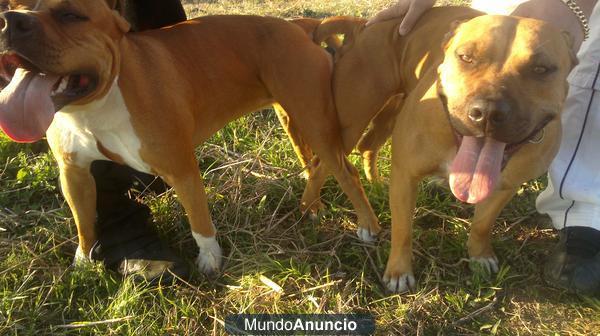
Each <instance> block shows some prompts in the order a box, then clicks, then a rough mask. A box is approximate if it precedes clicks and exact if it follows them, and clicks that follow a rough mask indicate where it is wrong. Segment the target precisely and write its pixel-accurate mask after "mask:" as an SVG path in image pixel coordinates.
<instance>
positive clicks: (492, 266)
mask: <svg viewBox="0 0 600 336" xmlns="http://www.w3.org/2000/svg"><path fill="white" fill-rule="evenodd" d="M498 264H499V262H498V258H496V257H495V256H492V257H471V258H470V264H469V266H470V267H471V270H473V271H476V270H478V269H483V270H484V271H486V272H487V273H489V274H494V273H498V270H499V269H500V267H499V266H498Z"/></svg>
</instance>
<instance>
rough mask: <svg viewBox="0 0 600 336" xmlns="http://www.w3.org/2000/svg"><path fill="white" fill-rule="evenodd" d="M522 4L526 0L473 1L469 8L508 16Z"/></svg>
mask: <svg viewBox="0 0 600 336" xmlns="http://www.w3.org/2000/svg"><path fill="white" fill-rule="evenodd" d="M523 2H527V0H496V1H493V0H473V1H472V3H471V7H472V8H474V9H477V10H480V11H482V12H486V13H488V14H498V15H510V13H512V12H513V11H514V10H515V9H516V8H517V7H518V6H519V5H520V4H522V3H523Z"/></svg>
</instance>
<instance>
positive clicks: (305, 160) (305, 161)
mask: <svg viewBox="0 0 600 336" xmlns="http://www.w3.org/2000/svg"><path fill="white" fill-rule="evenodd" d="M273 109H274V110H275V113H276V114H277V118H278V119H279V122H280V123H281V126H282V127H283V129H284V130H285V132H286V133H287V135H288V137H289V139H290V142H291V143H292V147H293V148H294V152H295V153H296V156H297V157H298V159H299V160H300V164H301V165H302V168H303V169H304V176H305V177H306V179H309V178H310V175H311V171H312V167H311V161H312V158H313V152H312V150H311V149H310V147H309V146H308V144H307V143H306V141H304V139H302V137H301V136H300V131H299V130H298V126H297V125H296V124H295V123H294V122H293V120H291V119H290V117H289V116H288V114H287V112H286V111H285V110H284V109H283V107H281V105H279V104H273Z"/></svg>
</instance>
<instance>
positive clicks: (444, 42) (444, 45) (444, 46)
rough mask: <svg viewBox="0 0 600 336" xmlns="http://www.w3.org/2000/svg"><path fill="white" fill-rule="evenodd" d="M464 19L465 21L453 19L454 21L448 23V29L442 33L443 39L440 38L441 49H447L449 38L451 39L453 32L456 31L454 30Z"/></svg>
mask: <svg viewBox="0 0 600 336" xmlns="http://www.w3.org/2000/svg"><path fill="white" fill-rule="evenodd" d="M465 21H467V20H455V21H452V23H451V24H450V30H448V32H447V33H446V35H444V39H443V40H442V49H444V50H446V49H448V45H449V43H450V40H452V38H453V37H454V34H455V33H456V30H457V29H458V27H459V26H460V25H461V24H462V23H463V22H465Z"/></svg>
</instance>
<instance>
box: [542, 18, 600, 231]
mask: <svg viewBox="0 0 600 336" xmlns="http://www.w3.org/2000/svg"><path fill="white" fill-rule="evenodd" d="M590 25H591V34H590V38H589V39H588V40H587V41H585V42H584V43H583V44H582V46H581V49H580V50H579V54H578V55H577V58H578V59H579V65H578V66H577V67H575V69H573V71H572V72H571V74H570V76H569V84H570V86H569V96H568V97H567V101H566V103H565V109H564V111H563V115H562V122H563V136H562V142H561V146H560V150H559V152H558V155H557V156H556V158H555V159H554V162H552V165H551V166H550V170H549V174H548V178H549V184H548V188H547V189H546V190H544V192H542V194H541V195H540V196H539V197H538V200H537V208H538V211H539V212H541V213H545V214H548V215H549V216H550V218H552V223H553V224H554V226H555V227H556V228H557V229H562V228H564V227H567V226H589V227H592V228H595V229H597V230H600V6H596V7H595V8H594V12H593V14H592V16H591V19H590Z"/></svg>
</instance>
